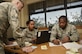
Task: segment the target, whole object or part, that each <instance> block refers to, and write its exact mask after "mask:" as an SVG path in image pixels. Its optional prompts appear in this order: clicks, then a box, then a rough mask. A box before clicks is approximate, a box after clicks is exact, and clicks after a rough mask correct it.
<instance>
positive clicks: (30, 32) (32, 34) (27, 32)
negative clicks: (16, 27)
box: [17, 20, 38, 43]
mask: <svg viewBox="0 0 82 54" xmlns="http://www.w3.org/2000/svg"><path fill="white" fill-rule="evenodd" d="M26 25H27V28H25V29H24V30H23V31H22V32H21V33H17V34H18V35H19V37H21V38H22V42H23V41H24V42H31V43H33V42H35V41H36V38H37V32H38V29H35V26H34V25H35V22H34V21H33V20H29V21H27V22H26Z"/></svg>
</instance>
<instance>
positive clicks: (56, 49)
mask: <svg viewBox="0 0 82 54" xmlns="http://www.w3.org/2000/svg"><path fill="white" fill-rule="evenodd" d="M42 45H46V46H47V48H48V49H47V50H42V49H41V46H42ZM36 46H37V48H36V49H35V50H34V51H33V52H31V53H29V54H66V51H67V50H66V49H65V48H64V47H63V46H53V47H50V46H49V44H48V43H42V44H39V45H36Z"/></svg>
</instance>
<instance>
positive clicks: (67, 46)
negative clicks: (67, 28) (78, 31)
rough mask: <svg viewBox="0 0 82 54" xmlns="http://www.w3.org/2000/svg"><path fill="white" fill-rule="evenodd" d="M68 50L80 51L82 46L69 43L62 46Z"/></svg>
mask: <svg viewBox="0 0 82 54" xmlns="http://www.w3.org/2000/svg"><path fill="white" fill-rule="evenodd" d="M62 45H63V46H64V47H65V48H66V49H73V48H76V49H79V48H81V47H82V45H80V44H78V43H76V42H69V43H64V44H62Z"/></svg>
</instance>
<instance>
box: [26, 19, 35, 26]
mask: <svg viewBox="0 0 82 54" xmlns="http://www.w3.org/2000/svg"><path fill="white" fill-rule="evenodd" d="M31 21H33V22H34V20H29V21H26V25H28V24H29V23H30V22H31Z"/></svg>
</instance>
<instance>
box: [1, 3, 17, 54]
mask: <svg viewBox="0 0 82 54" xmlns="http://www.w3.org/2000/svg"><path fill="white" fill-rule="evenodd" d="M9 26H10V27H11V28H12V29H13V34H14V32H15V31H16V29H17V28H18V26H19V21H18V9H17V8H16V7H15V6H14V5H13V4H12V3H9V2H3V3H0V44H1V42H2V41H3V42H4V43H7V35H6V33H7V29H8V28H9ZM1 49H2V47H1V45H0V54H4V53H1V52H3V51H1ZM2 50H3V49H2Z"/></svg>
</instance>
